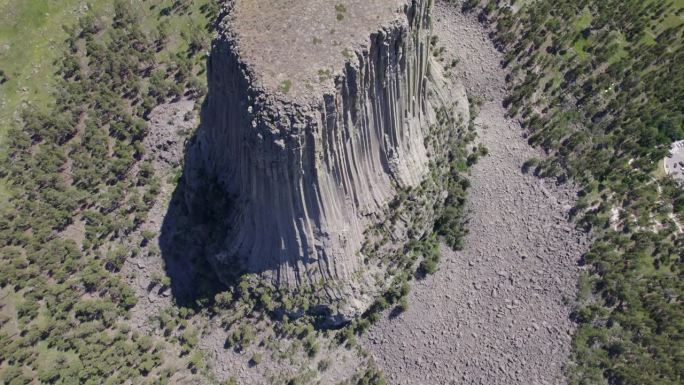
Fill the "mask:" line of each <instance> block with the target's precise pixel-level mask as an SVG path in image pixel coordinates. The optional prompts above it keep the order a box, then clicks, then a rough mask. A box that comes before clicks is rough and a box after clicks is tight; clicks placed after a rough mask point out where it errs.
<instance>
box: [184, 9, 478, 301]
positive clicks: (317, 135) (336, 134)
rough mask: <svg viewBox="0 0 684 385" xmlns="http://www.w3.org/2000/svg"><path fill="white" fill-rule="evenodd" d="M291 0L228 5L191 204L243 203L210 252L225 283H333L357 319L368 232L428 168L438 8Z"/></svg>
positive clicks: (192, 173) (228, 213) (191, 180)
mask: <svg viewBox="0 0 684 385" xmlns="http://www.w3.org/2000/svg"><path fill="white" fill-rule="evenodd" d="M283 3H285V5H284V6H283V4H277V5H273V7H274V8H270V7H271V5H272V2H269V1H266V0H258V1H235V2H229V3H228V4H227V5H226V7H225V10H224V12H223V15H222V21H221V22H220V28H219V31H220V32H219V35H218V37H217V38H216V40H215V41H214V44H213V47H212V52H211V56H210V58H209V66H208V83H209V93H208V97H207V100H206V103H205V106H204V110H203V123H202V128H201V129H200V130H199V131H198V134H197V137H196V139H195V141H194V142H193V143H192V144H191V149H190V151H189V154H191V155H189V158H188V160H187V164H186V183H187V188H186V192H185V194H186V200H187V201H188V203H190V207H191V210H193V207H194V210H199V208H197V207H196V206H197V203H196V202H198V201H200V202H205V203H206V200H207V199H213V196H208V195H207V188H206V185H207V183H215V186H217V187H218V188H214V189H213V190H212V191H214V193H216V192H217V191H218V194H226V195H227V196H229V197H230V199H231V203H230V205H229V206H230V207H229V208H226V209H225V212H220V213H213V215H214V216H219V217H222V219H223V223H224V224H225V237H224V239H223V240H222V241H221V242H220V245H219V246H218V247H217V248H216V249H215V252H214V253H213V255H212V256H211V257H210V260H211V262H212V264H213V265H214V267H215V268H216V270H217V271H218V272H219V275H221V276H224V277H225V276H228V275H230V273H231V272H235V271H237V270H240V271H248V272H254V273H258V274H260V275H261V276H262V277H264V278H266V279H268V280H270V281H271V282H273V283H274V284H275V285H277V286H280V287H301V286H308V285H320V284H321V283H323V286H325V287H326V288H328V290H327V293H328V295H329V296H330V299H331V300H333V301H335V300H340V299H344V302H346V305H345V306H346V308H347V309H346V310H344V312H346V313H358V312H360V311H362V310H363V308H364V306H365V303H366V302H367V301H366V300H364V299H362V297H363V296H364V294H362V293H361V291H364V292H368V290H367V288H366V286H372V284H370V283H368V285H366V284H364V283H362V282H360V281H363V280H364V278H363V277H364V274H361V273H359V272H360V271H361V270H367V268H366V267H365V266H364V265H363V256H362V255H361V254H360V250H361V246H362V244H363V242H364V239H365V235H364V232H365V230H366V229H367V228H368V227H369V226H370V225H372V224H374V223H377V222H379V221H382V220H383V218H384V217H385V215H386V212H387V206H388V203H389V202H390V201H391V200H392V199H393V198H394V197H395V195H396V193H397V189H399V188H407V187H414V186H417V185H418V184H419V183H420V182H421V181H422V180H423V179H424V178H425V176H426V174H427V172H428V161H429V156H428V153H429V152H430V151H431V150H430V149H429V148H427V147H428V145H427V142H428V141H427V137H428V134H429V130H430V127H431V125H432V124H433V123H434V120H435V113H434V109H433V107H432V105H431V102H430V101H429V99H430V98H428V88H433V87H431V86H429V81H428V78H429V76H430V71H431V69H430V67H431V66H430V57H431V53H430V36H431V32H430V7H431V0H413V1H409V0H395V1H387V0H359V1H352V0H350V1H346V2H345V1H341V2H340V4H342V5H343V7H340V6H339V5H338V6H334V5H333V4H331V3H329V2H323V1H320V2H319V1H313V0H312V1H299V0H297V1H285V2H283ZM288 6H289V8H288ZM279 7H284V8H282V9H281V8H279ZM342 10H343V11H344V12H342ZM312 12H313V13H312ZM371 12H375V13H371ZM339 14H342V17H340V16H339ZM259 15H260V16H259ZM311 15H317V17H318V19H316V18H315V17H312V16H311ZM328 19H330V20H328ZM259 20H262V23H261V24H260V27H258V26H256V25H254V24H249V23H250V22H254V21H256V22H259ZM312 23H313V25H312ZM333 27H334V28H333ZM331 30H332V31H333V32H330V31H331ZM311 31H323V32H320V33H330V34H332V35H333V36H327V37H326V40H325V41H321V40H322V39H321V38H318V37H317V36H319V34H315V33H314V34H313V35H312V32H311ZM287 44H289V48H288V46H287ZM331 47H332V48H331ZM328 51H330V52H328ZM313 57H316V58H319V59H313ZM442 88H443V87H434V90H435V92H437V96H439V94H440V90H442V91H443V89H442ZM431 94H433V92H432V91H431ZM449 98H457V99H458V98H460V99H461V100H462V101H463V99H464V93H463V92H462V90H461V92H460V93H459V92H456V95H450V96H449ZM461 104H462V106H461V107H464V105H465V102H463V103H461ZM465 111H467V107H466V109H465ZM204 209H206V208H204ZM366 278H368V277H366ZM362 288H364V289H363V290H362ZM371 291H372V290H371Z"/></svg>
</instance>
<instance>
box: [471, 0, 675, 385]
mask: <svg viewBox="0 0 684 385" xmlns="http://www.w3.org/2000/svg"><path fill="white" fill-rule="evenodd" d="M467 3H468V4H467V5H468V8H471V7H474V6H475V5H476V4H477V3H479V2H477V1H469V2H467ZM512 3H514V2H510V3H509V2H507V1H485V2H482V4H481V7H480V8H479V10H478V12H480V18H481V20H488V21H489V22H491V23H492V24H493V25H494V26H495V28H496V31H497V32H496V36H497V37H496V41H497V44H498V45H499V46H500V47H501V49H502V50H503V51H504V52H505V54H506V63H505V64H506V66H507V67H508V68H509V69H510V73H511V75H510V76H509V81H510V86H511V87H512V91H511V93H510V95H509V96H508V98H507V99H506V105H507V107H508V109H509V112H510V114H511V115H515V116H519V117H520V118H521V119H523V120H524V121H525V126H526V128H527V130H528V131H529V142H530V143H531V144H533V145H537V146H541V147H543V148H544V149H545V150H547V152H549V154H550V155H551V157H550V158H549V159H547V160H543V161H540V160H536V159H533V160H529V161H527V162H525V164H524V165H523V169H524V170H529V169H531V168H532V167H534V168H535V173H536V174H537V175H540V176H543V177H551V178H556V179H557V180H558V181H559V182H564V181H566V180H569V179H571V180H573V181H574V182H576V183H579V184H580V185H581V186H582V191H581V193H580V199H579V201H578V203H577V205H576V207H575V208H574V210H573V212H574V214H575V218H576V220H577V224H578V226H580V227H582V228H583V229H585V230H588V231H591V233H592V234H593V236H594V239H595V241H594V244H593V245H592V246H591V249H590V251H589V252H588V253H587V255H586V256H585V258H584V263H586V264H587V266H588V268H589V271H590V273H591V274H590V275H589V276H583V277H582V280H581V288H582V293H581V295H580V296H578V300H577V301H578V302H577V306H576V310H575V312H574V317H575V319H576V320H577V322H578V323H579V328H578V330H577V333H576V335H575V339H574V353H573V363H572V364H571V365H568V369H567V372H568V375H569V378H570V381H571V383H572V384H590V383H591V384H599V383H606V384H656V383H657V384H678V383H681V381H682V378H684V366H682V363H681V346H682V344H683V343H684V324H683V323H682V320H684V307H682V306H681V298H682V296H684V284H683V282H684V280H682V272H683V270H682V262H684V261H683V260H682V256H684V237H682V236H681V224H682V223H684V191H682V189H681V188H678V187H677V186H676V184H675V183H674V182H673V181H672V180H671V179H669V178H666V177H664V176H663V175H662V174H660V173H658V172H656V168H657V167H658V162H659V161H660V160H661V159H662V158H663V157H664V156H665V155H666V154H667V151H668V147H669V145H670V143H671V142H673V141H675V140H681V139H683V138H684V104H682V102H681V100H682V98H683V97H684V77H682V76H676V75H675V74H681V73H684V61H683V60H682V59H683V57H682V52H684V44H683V43H684V26H683V25H684V23H683V22H682V18H681V15H682V13H683V12H684V2H682V1H681V0H676V1H667V2H665V1H633V0H630V1H625V0H605V1H589V0H583V1H575V0H553V1H551V0H537V1H534V2H526V3H524V4H516V7H512V6H510V5H511V4H512ZM517 3H520V2H517ZM516 9H517V11H516ZM614 210H617V212H618V213H619V215H618V217H617V218H614V216H613V211H614ZM588 293H589V294H588Z"/></svg>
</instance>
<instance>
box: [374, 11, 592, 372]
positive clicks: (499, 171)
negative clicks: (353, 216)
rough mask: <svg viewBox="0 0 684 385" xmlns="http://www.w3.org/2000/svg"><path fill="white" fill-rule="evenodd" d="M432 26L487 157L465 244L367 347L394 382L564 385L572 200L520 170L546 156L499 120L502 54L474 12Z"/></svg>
mask: <svg viewBox="0 0 684 385" xmlns="http://www.w3.org/2000/svg"><path fill="white" fill-rule="evenodd" d="M434 28H435V32H436V33H437V34H438V36H439V43H438V45H439V46H445V48H446V56H447V61H448V62H451V57H456V58H458V59H459V60H460V62H459V64H458V65H457V67H456V68H455V70H454V73H456V74H457V75H455V76H458V77H459V78H461V81H462V82H463V83H464V84H465V86H466V89H467V90H468V92H469V95H470V96H475V97H481V98H483V99H484V100H485V102H484V103H483V105H482V106H481V110H480V113H479V116H478V118H477V119H476V121H475V123H476V125H477V127H478V131H479V133H478V134H479V141H481V143H483V144H484V145H486V146H487V147H488V148H489V151H490V155H488V156H486V157H484V158H482V159H481V160H480V161H479V163H478V164H477V165H475V166H474V168H473V169H472V176H471V182H472V187H471V189H470V191H469V202H468V203H467V208H468V210H469V213H470V214H469V224H468V228H469V230H470V233H469V235H468V236H467V237H466V240H465V248H464V250H462V251H459V252H453V251H451V250H448V249H446V248H443V252H442V262H441V267H440V270H439V271H438V272H437V273H436V274H434V275H432V276H429V277H427V278H426V279H425V280H423V281H419V282H416V283H414V285H413V287H412V292H411V294H410V295H409V309H408V310H407V311H406V312H404V313H403V314H401V315H400V316H398V317H396V318H394V319H389V318H383V319H382V320H381V321H380V322H378V323H377V324H376V325H375V326H374V327H373V328H372V329H371V330H370V332H369V333H368V334H367V335H366V336H365V337H364V339H363V344H364V345H365V347H366V348H367V350H369V351H370V352H371V353H372V355H373V356H374V358H375V360H376V361H377V363H378V365H379V366H380V367H381V368H382V369H384V371H385V374H386V376H387V378H388V383H389V384H487V385H491V384H560V383H563V382H565V380H564V378H563V374H562V366H563V364H564V363H565V362H566V361H567V359H568V356H569V353H570V348H571V336H572V333H573V331H574V325H573V323H572V321H571V320H570V318H569V315H570V306H569V305H567V303H568V302H569V301H572V299H573V298H574V296H575V292H576V282H577V275H578V271H579V268H578V264H577V263H578V260H579V258H580V256H581V255H582V253H583V252H585V251H586V248H587V246H588V242H587V238H586V236H585V235H584V234H582V233H580V232H578V231H576V230H574V226H573V225H572V224H571V223H569V222H568V219H567V218H568V211H569V209H570V208H571V206H572V205H573V204H574V200H575V197H576V192H575V191H574V190H573V189H572V187H570V186H567V185H566V186H555V185H554V184H552V183H550V182H548V181H542V180H540V179H538V178H536V177H534V176H531V175H526V174H524V173H523V172H522V171H521V165H522V163H523V162H524V161H525V160H527V159H529V158H531V157H533V156H541V154H540V153H539V152H538V151H537V150H535V149H533V148H531V147H530V146H529V145H528V144H527V142H526V140H525V139H524V138H523V129H522V128H521V127H520V125H519V123H518V122H517V121H515V120H513V119H509V118H507V117H506V111H505V109H504V108H503V107H502V100H503V97H504V96H505V89H504V86H505V81H504V78H505V74H506V73H505V70H503V69H502V68H501V67H500V61H501V54H500V53H499V52H497V51H496V50H495V48H494V47H493V45H492V43H491V42H490V40H489V39H488V38H487V35H486V31H485V29H484V28H483V27H482V26H481V25H480V24H479V23H478V22H477V20H476V19H475V16H474V15H464V14H461V13H460V11H457V10H456V9H455V8H453V7H451V8H448V7H447V6H445V5H444V4H441V3H440V4H437V5H436V7H435V10H434Z"/></svg>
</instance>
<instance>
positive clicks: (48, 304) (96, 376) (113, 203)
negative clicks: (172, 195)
mask: <svg viewBox="0 0 684 385" xmlns="http://www.w3.org/2000/svg"><path fill="white" fill-rule="evenodd" d="M182 3H183V2H172V6H171V8H164V9H162V10H161V13H162V15H159V16H158V18H157V15H155V16H154V18H155V20H158V21H159V22H158V24H157V26H156V28H155V29H153V31H152V32H150V33H148V32H145V30H144V29H143V24H144V23H143V20H142V18H141V15H140V14H138V13H137V11H136V9H137V8H134V7H131V5H130V4H129V2H127V1H124V0H115V1H112V2H111V3H108V4H110V5H111V7H112V11H111V18H109V19H108V18H105V17H102V15H101V14H94V13H92V12H91V13H87V14H86V15H84V16H83V17H81V18H80V19H79V20H78V22H77V23H76V24H75V25H73V26H66V27H65V30H66V31H67V33H68V36H69V37H68V39H67V41H66V47H67V52H65V55H64V57H63V59H62V60H60V61H59V63H58V65H57V66H58V68H59V70H58V74H56V77H57V78H58V87H57V88H56V91H55V94H54V103H53V104H52V105H51V106H50V107H49V108H47V109H45V110H43V109H40V108H36V107H33V106H31V105H29V106H28V107H27V108H25V109H23V111H22V113H21V121H20V123H18V124H17V125H16V126H15V127H11V128H10V130H9V132H8V133H7V140H8V142H9V146H8V151H7V155H6V157H5V158H4V159H3V160H2V166H1V167H0V170H1V171H0V172H2V177H4V178H6V180H7V181H8V183H9V190H10V193H11V197H10V200H9V204H8V205H4V206H2V213H0V256H1V259H0V287H1V288H2V290H3V293H5V294H4V296H5V298H4V299H8V300H7V301H5V300H3V303H2V304H3V314H10V316H9V320H5V322H3V323H2V324H0V327H1V329H0V340H1V341H2V342H1V343H0V382H2V383H5V384H24V383H30V382H32V381H33V382H38V383H50V384H79V383H80V384H109V383H111V384H115V383H116V384H121V383H127V382H129V383H130V382H133V383H142V382H146V383H165V382H168V378H169V377H170V376H171V375H172V374H173V372H174V371H175V370H176V369H173V367H172V366H169V365H165V364H164V359H165V357H168V356H169V354H168V352H167V353H165V350H169V349H170V351H174V350H173V349H174V348H172V347H170V345H169V342H168V341H167V342H164V341H161V340H157V339H153V338H151V337H149V336H147V335H144V334H142V333H139V332H137V331H132V330H131V327H130V326H128V324H127V321H126V317H127V315H128V311H129V310H130V309H131V308H132V307H134V306H135V305H136V301H137V299H136V295H135V292H134V291H133V289H132V288H130V287H129V286H128V285H127V284H126V282H125V280H124V277H122V276H120V274H118V272H119V271H120V270H121V268H122V266H123V264H124V262H125V260H126V259H127V258H128V257H130V256H131V255H132V254H134V253H137V252H138V250H137V249H136V248H131V247H124V246H123V245H124V243H123V239H124V238H125V237H126V236H128V235H130V234H131V233H132V232H133V231H135V230H137V229H138V227H139V226H140V224H141V223H142V222H143V221H144V219H145V217H146V214H147V211H148V210H149V208H150V207H151V205H152V204H153V203H154V200H155V197H156V195H157V193H158V190H159V181H158V180H156V178H155V176H154V170H153V169H152V168H151V166H150V165H149V164H146V163H145V162H140V160H141V159H142V158H143V154H144V151H145V150H144V148H143V145H142V141H143V139H144V138H145V136H146V134H147V122H146V118H147V114H148V113H149V112H150V110H151V109H152V108H153V107H155V106H156V105H158V104H159V103H162V102H166V101H168V100H173V99H178V98H180V97H181V96H182V95H183V94H186V95H187V96H189V97H199V96H201V94H202V92H203V90H202V88H203V87H202V85H201V84H202V83H201V81H199V80H198V79H197V77H196V76H197V73H198V70H197V69H198V68H200V67H201V65H202V64H203V61H202V59H201V58H200V57H199V56H198V55H195V54H196V53H197V52H199V51H201V50H202V49H204V48H206V46H207V41H208V32H207V31H206V30H205V29H202V30H201V31H196V32H194V33H193V34H191V35H192V36H188V43H187V45H188V48H187V51H186V50H185V48H182V49H181V50H180V51H179V52H178V53H177V54H176V55H169V54H168V53H169V51H170V48H168V47H167V46H166V42H167V40H168V35H169V32H168V31H167V30H166V29H167V28H168V25H167V24H165V23H168V21H169V20H170V19H172V18H174V17H179V16H181V15H182V14H183V13H184V12H187V7H185V8H183V7H181V8H177V7H175V5H176V4H182ZM185 3H187V2H185ZM210 4H211V6H210ZM174 7H175V8H174ZM204 11H205V14H204V15H203V16H202V17H204V18H208V19H213V18H214V17H215V16H213V15H214V14H215V12H216V6H215V5H213V4H212V3H207V6H206V7H204ZM150 12H151V11H150ZM155 12H156V11H155ZM175 38H176V39H177V40H179V41H182V37H180V36H175ZM166 57H170V59H162V60H160V58H166ZM80 223H83V227H84V231H82V234H81V233H80V232H79V228H81V226H79V224H80ZM182 326H183V325H179V328H180V329H181V330H182ZM183 336H185V338H182V337H183ZM191 342H192V341H191V335H186V333H183V334H182V336H181V338H179V343H180V345H181V346H182V347H183V348H184V347H186V346H189V347H190V348H192V347H194V345H192V343H191ZM188 353H189V352H186V351H184V350H183V349H181V354H188ZM192 357H194V360H189V361H190V367H191V368H193V367H197V365H198V363H197V362H196V361H197V358H196V355H195V356H192ZM200 361H201V360H200Z"/></svg>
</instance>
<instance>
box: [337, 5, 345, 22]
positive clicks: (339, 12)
mask: <svg viewBox="0 0 684 385" xmlns="http://www.w3.org/2000/svg"><path fill="white" fill-rule="evenodd" d="M346 13H347V7H346V6H345V5H344V4H342V3H340V4H337V5H335V14H336V18H337V21H342V20H344V15H345V14H346Z"/></svg>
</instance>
